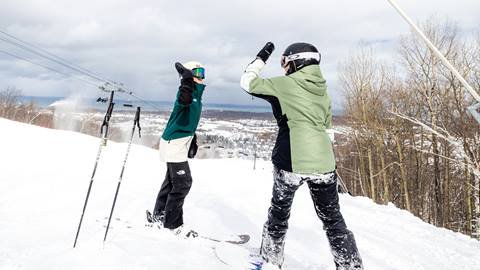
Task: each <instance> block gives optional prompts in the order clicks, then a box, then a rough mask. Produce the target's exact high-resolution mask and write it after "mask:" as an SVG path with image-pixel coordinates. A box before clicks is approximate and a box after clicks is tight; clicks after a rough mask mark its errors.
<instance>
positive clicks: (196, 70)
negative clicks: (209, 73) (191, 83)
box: [183, 61, 205, 80]
mask: <svg viewBox="0 0 480 270" xmlns="http://www.w3.org/2000/svg"><path fill="white" fill-rule="evenodd" d="M183 66H184V67H185V68H187V69H190V70H191V71H192V73H193V77H196V78H199V79H202V80H203V79H205V67H204V66H203V65H202V64H201V63H200V62H197V61H190V62H187V63H185V64H183Z"/></svg>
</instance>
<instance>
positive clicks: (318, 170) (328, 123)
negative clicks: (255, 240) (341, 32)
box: [240, 42, 363, 270]
mask: <svg viewBox="0 0 480 270" xmlns="http://www.w3.org/2000/svg"><path fill="white" fill-rule="evenodd" d="M274 48H275V47H274V45H273V43H271V42H268V43H267V44H266V45H265V46H264V47H263V48H262V49H261V50H260V52H259V53H258V54H257V58H256V59H255V60H254V61H253V62H251V63H250V64H249V65H248V66H247V68H246V70H245V72H244V74H243V75H242V77H241V79H240V86H241V87H242V88H243V89H244V90H245V91H247V92H248V93H249V94H250V95H253V96H256V97H259V98H262V99H265V100H266V101H268V102H269V103H270V104H271V106H272V112H273V115H274V117H275V119H276V121H277V125H278V128H279V130H278V135H277V140H276V143H275V146H274V148H273V151H272V163H273V165H274V173H273V174H274V177H273V178H274V184H273V192H272V200H271V206H270V208H269V210H268V218H267V221H266V222H265V224H264V227H263V234H262V243H261V247H260V255H261V257H262V259H263V261H264V262H268V263H271V264H274V265H277V266H278V267H279V268H281V267H282V265H283V261H284V245H285V236H286V233H287V229H288V219H289V217H290V209H291V205H292V202H293V198H294V195H295V192H296V190H297V189H298V188H299V187H300V186H301V185H302V184H303V183H306V184H307V185H308V188H309V189H310V194H311V197H312V200H313V204H314V208H315V211H316V213H317V216H318V217H319V218H320V220H321V221H322V222H323V229H324V230H325V231H326V234H327V238H328V240H329V244H330V247H331V251H332V254H333V259H334V262H335V265H336V267H337V269H339V270H340V269H342V270H343V269H363V265H362V260H361V257H360V253H359V252H358V249H357V246H356V243H355V238H354V236H353V233H352V232H351V231H350V230H348V229H347V226H346V224H345V221H344V219H343V216H342V214H341V213H340V206H339V201H338V190H337V174H336V172H335V156H334V152H333V146H332V142H331V140H330V138H329V136H328V134H327V129H331V128H332V110H331V101H330V97H329V96H328V93H327V86H326V81H325V79H324V78H323V75H322V72H321V71H320V66H319V64H320V53H319V52H318V50H317V49H316V48H315V47H314V46H313V45H311V44H308V43H294V44H292V45H290V46H289V47H287V49H286V50H285V52H284V53H283V55H282V58H281V66H282V68H283V69H284V71H285V76H280V77H274V78H269V79H263V78H261V77H260V76H259V73H260V71H261V70H262V68H263V67H264V66H265V64H266V61H267V59H268V58H269V57H270V55H271V54H272V52H273V50H274Z"/></svg>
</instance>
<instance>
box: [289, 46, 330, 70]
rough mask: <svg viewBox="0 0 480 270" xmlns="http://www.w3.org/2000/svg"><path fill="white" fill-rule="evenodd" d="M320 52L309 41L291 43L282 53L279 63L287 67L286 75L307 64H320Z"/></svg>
mask: <svg viewBox="0 0 480 270" xmlns="http://www.w3.org/2000/svg"><path fill="white" fill-rule="evenodd" d="M320 58H321V56H320V53H319V52H318V50H317V48H315V46H313V45H312V44H309V43H303V42H298V43H293V44H292V45H290V46H288V47H287V49H285V52H284V53H283V54H282V60H281V65H282V67H283V68H286V67H288V69H287V75H289V74H292V73H294V72H295V71H297V70H300V69H302V68H304V67H306V66H309V65H318V64H320Z"/></svg>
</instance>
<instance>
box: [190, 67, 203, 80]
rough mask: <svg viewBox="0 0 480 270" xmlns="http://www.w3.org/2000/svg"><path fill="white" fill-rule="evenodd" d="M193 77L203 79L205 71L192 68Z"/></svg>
mask: <svg viewBox="0 0 480 270" xmlns="http://www.w3.org/2000/svg"><path fill="white" fill-rule="evenodd" d="M192 73H193V77H196V78H199V79H202V80H203V79H205V69H204V68H202V67H200V68H194V69H192Z"/></svg>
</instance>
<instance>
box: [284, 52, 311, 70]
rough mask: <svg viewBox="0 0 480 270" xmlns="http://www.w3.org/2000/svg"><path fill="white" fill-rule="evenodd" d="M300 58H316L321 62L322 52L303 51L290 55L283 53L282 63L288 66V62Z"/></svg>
mask: <svg viewBox="0 0 480 270" xmlns="http://www.w3.org/2000/svg"><path fill="white" fill-rule="evenodd" d="M298 59H305V60H307V59H315V60H317V61H318V62H320V53H316V52H302V53H296V54H290V55H282V58H281V59H280V65H282V67H283V68H285V67H287V65H288V63H290V62H292V61H295V60H298Z"/></svg>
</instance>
